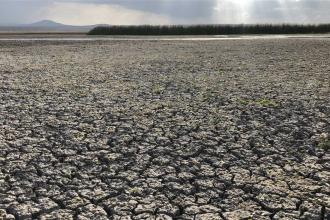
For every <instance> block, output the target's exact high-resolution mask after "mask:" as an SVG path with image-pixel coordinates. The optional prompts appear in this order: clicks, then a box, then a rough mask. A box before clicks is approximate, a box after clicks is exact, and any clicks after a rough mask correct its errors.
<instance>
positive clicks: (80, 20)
mask: <svg viewBox="0 0 330 220" xmlns="http://www.w3.org/2000/svg"><path fill="white" fill-rule="evenodd" d="M35 17H40V19H50V20H54V21H57V22H61V23H64V24H72V25H87V24H112V25H137V24H170V23H171V19H170V18H169V17H167V16H164V15H159V14H155V13H151V12H144V11H139V10H134V9H128V8H125V7H123V6H120V5H115V4H93V3H74V2H54V3H52V4H51V5H49V6H48V7H47V8H44V10H43V11H42V13H40V14H38V15H37V16H35Z"/></svg>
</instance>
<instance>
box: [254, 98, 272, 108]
mask: <svg viewBox="0 0 330 220" xmlns="http://www.w3.org/2000/svg"><path fill="white" fill-rule="evenodd" d="M256 103H257V104H259V105H261V106H264V107H276V106H277V104H276V102H274V101H272V100H270V99H265V98H264V99H260V100H259V101H257V102H256Z"/></svg>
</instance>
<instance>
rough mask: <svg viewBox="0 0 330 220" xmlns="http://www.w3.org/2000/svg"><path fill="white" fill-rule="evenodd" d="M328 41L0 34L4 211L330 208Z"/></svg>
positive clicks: (33, 214) (289, 214) (329, 212)
mask: <svg viewBox="0 0 330 220" xmlns="http://www.w3.org/2000/svg"><path fill="white" fill-rule="evenodd" d="M329 51H330V40H329V39H319V40H317V39H280V40H274V39H272V40H261V39H260V40H237V41H235V40H228V41H205V42H202V41H201V42H196V41H194V42H192V41H171V42H166V41H94V42H86V41H85V42H51V41H45V42H19V41H18V42H0V219H127V220H128V219H157V220H161V219H164V220H165V219H196V220H197V219H315V220H316V219H323V220H324V219H330V154H329V145H330V143H329V133H330V117H329V116H330V90H329V89H330V88H329V86H330V65H329V60H330V52H329Z"/></svg>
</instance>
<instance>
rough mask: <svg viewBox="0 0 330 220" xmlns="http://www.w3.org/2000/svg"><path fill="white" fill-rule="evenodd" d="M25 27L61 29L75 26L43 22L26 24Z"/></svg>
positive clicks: (50, 21) (48, 21) (49, 21)
mask: <svg viewBox="0 0 330 220" xmlns="http://www.w3.org/2000/svg"><path fill="white" fill-rule="evenodd" d="M24 26H30V27H61V26H73V25H66V24H62V23H58V22H55V21H52V20H41V21H37V22H34V23H31V24H25V25H24Z"/></svg>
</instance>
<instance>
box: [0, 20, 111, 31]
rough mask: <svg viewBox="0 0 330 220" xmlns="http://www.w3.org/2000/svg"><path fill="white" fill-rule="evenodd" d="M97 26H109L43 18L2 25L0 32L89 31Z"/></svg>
mask: <svg viewBox="0 0 330 220" xmlns="http://www.w3.org/2000/svg"><path fill="white" fill-rule="evenodd" d="M96 26H107V25H104V24H95V25H85V26H79V25H67V24H62V23H59V22H56V21H52V20H41V21H37V22H34V23H30V24H20V25H12V26H5V27H0V32H27V33H31V32H88V31H90V30H91V29H93V28H94V27H96Z"/></svg>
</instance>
